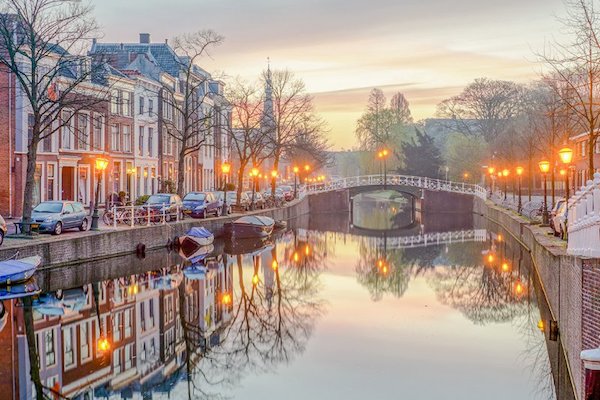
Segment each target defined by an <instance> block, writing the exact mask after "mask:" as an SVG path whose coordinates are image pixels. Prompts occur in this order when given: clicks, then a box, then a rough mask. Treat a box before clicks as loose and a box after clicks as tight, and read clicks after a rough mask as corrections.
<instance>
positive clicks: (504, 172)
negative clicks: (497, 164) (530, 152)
mask: <svg viewBox="0 0 600 400" xmlns="http://www.w3.org/2000/svg"><path fill="white" fill-rule="evenodd" d="M508 175H510V170H508V169H506V168H504V169H503V170H502V176H503V177H505V178H506V177H507V176H508Z"/></svg>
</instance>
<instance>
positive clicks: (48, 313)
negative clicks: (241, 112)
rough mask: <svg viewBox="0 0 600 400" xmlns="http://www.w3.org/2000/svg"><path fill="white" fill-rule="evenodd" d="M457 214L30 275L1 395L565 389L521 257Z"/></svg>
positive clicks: (341, 222) (0, 352) (7, 342)
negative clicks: (193, 258) (448, 220)
mask: <svg viewBox="0 0 600 400" xmlns="http://www.w3.org/2000/svg"><path fill="white" fill-rule="evenodd" d="M454 218H456V216H455V217H454ZM465 221H467V222H466V223H465V225H466V226H463V228H462V229H459V230H456V228H455V227H453V228H451V229H454V230H451V231H441V230H436V231H430V230H428V228H427V226H425V225H421V226H417V227H416V228H415V227H412V228H410V230H409V231H407V232H405V234H401V233H398V231H394V232H393V233H392V232H390V231H377V230H359V231H357V230H356V229H355V228H354V225H353V224H352V221H348V216H337V217H336V216H323V215H317V216H312V217H311V218H310V219H309V220H304V221H301V220H299V221H290V225H289V228H288V229H287V230H286V231H284V232H280V233H278V234H277V235H275V236H274V237H273V238H272V239H270V240H266V241H245V242H236V243H231V242H216V243H215V245H214V248H213V249H210V250H211V251H210V253H209V254H208V255H207V256H206V257H205V258H204V259H203V260H202V261H199V263H200V264H201V265H202V266H205V267H206V270H202V269H197V268H192V267H191V266H190V263H189V262H187V261H184V260H183V259H182V258H181V257H180V256H179V255H178V254H177V253H174V252H168V251H167V250H164V251H157V252H151V253H148V254H146V256H145V257H144V258H136V257H134V256H130V257H124V258H115V259H112V260H104V261H101V262H96V263H89V264H84V265H80V266H75V267H69V268H63V269H60V270H58V269H57V270H48V271H40V273H38V276H37V281H38V284H39V286H40V287H41V288H42V289H43V291H44V293H43V294H41V295H40V296H37V297H33V298H31V297H29V298H25V299H20V300H10V301H4V307H5V312H4V315H3V318H2V321H3V323H2V324H1V325H0V326H1V327H2V328H1V330H0V346H1V347H0V358H1V362H0V370H1V371H0V377H1V378H0V393H2V395H1V396H0V397H1V398H2V399H32V398H35V393H36V390H41V391H42V392H43V393H44V394H45V395H46V396H47V397H46V398H50V399H52V398H61V397H53V396H54V395H56V394H57V393H60V394H61V396H64V398H69V399H167V398H168V399H226V398H231V399H260V400H266V399H278V400H279V399H366V398H369V399H399V398H402V399H457V400H458V399H462V400H466V399H490V400H491V399H499V400H500V399H503V400H504V399H513V400H518V399H523V400H525V399H527V400H530V399H543V400H548V399H560V400H564V399H572V398H573V393H572V390H571V384H570V382H569V380H568V374H567V372H566V368H565V364H564V359H563V358H562V350H561V348H560V344H559V343H558V342H552V341H549V340H548V338H549V329H548V325H549V319H550V316H549V311H548V308H547V305H546V304H545V302H544V300H543V296H542V294H541V289H540V286H539V283H538V282H537V279H536V274H535V269H534V268H533V266H532V263H531V259H530V258H529V255H528V253H527V252H526V251H525V250H524V249H523V248H521V247H520V246H519V245H518V244H517V243H515V242H514V241H512V240H511V238H510V237H507V236H506V234H505V233H504V232H502V231H501V230H500V229H498V228H497V227H495V226H493V225H488V224H486V223H479V222H478V221H473V217H472V216H465Z"/></svg>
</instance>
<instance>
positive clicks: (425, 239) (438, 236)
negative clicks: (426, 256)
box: [376, 229, 487, 250]
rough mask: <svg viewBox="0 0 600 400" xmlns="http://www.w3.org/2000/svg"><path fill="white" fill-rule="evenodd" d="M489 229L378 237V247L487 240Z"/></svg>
mask: <svg viewBox="0 0 600 400" xmlns="http://www.w3.org/2000/svg"><path fill="white" fill-rule="evenodd" d="M486 240H487V230H485V229H473V230H464V231H454V232H434V233H425V234H421V235H414V236H399V237H391V238H385V239H383V238H377V240H376V244H377V247H379V248H383V247H386V248H387V249H388V250H389V249H404V248H411V247H426V246H431V245H438V244H450V243H464V242H485V241H486Z"/></svg>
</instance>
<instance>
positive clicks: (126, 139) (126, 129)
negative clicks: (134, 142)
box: [121, 125, 131, 153]
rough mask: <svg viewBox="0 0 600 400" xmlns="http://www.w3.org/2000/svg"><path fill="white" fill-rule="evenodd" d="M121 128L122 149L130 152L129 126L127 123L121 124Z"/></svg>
mask: <svg viewBox="0 0 600 400" xmlns="http://www.w3.org/2000/svg"><path fill="white" fill-rule="evenodd" d="M121 129H123V151H124V152H125V153H131V127H130V126H129V125H121Z"/></svg>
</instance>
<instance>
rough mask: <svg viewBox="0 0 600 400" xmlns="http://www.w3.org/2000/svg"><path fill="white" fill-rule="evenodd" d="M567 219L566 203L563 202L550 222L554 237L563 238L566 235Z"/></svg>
mask: <svg viewBox="0 0 600 400" xmlns="http://www.w3.org/2000/svg"><path fill="white" fill-rule="evenodd" d="M567 217H568V215H567V203H566V202H565V201H563V202H562V203H561V205H560V208H559V209H558V211H556V214H555V215H554V216H553V217H552V219H551V220H550V221H551V225H552V229H553V230H554V232H555V235H556V236H560V237H561V238H564V237H565V234H566V233H567Z"/></svg>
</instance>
